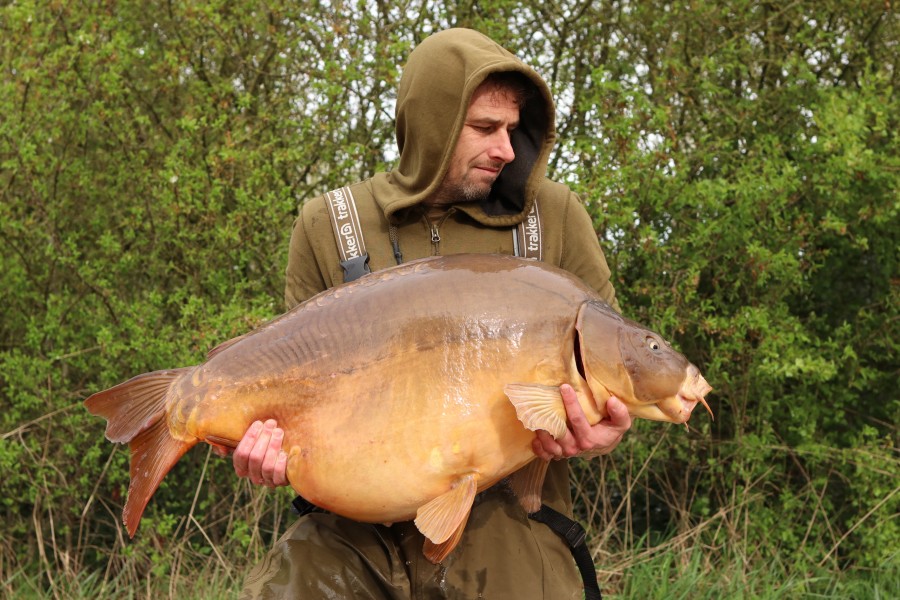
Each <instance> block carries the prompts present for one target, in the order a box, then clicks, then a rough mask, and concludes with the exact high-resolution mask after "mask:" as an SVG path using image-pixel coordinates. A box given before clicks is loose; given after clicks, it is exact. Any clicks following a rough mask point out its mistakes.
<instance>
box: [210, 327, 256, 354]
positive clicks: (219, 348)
mask: <svg viewBox="0 0 900 600" xmlns="http://www.w3.org/2000/svg"><path fill="white" fill-rule="evenodd" d="M248 335H249V334H248V333H245V334H243V335H239V336H237V337H236V338H231V339H230V340H225V341H224V342H222V343H221V344H219V345H218V346H216V347H215V348H213V349H212V350H210V351H209V352H207V353H206V360H209V359H211V358H212V357H213V356H215V355H216V354H219V353H220V352H222V351H223V350H225V349H226V348H230V347H231V346H233V345H234V344H236V343H237V342H239V341H241V340H242V339H244V338H245V337H247V336H248Z"/></svg>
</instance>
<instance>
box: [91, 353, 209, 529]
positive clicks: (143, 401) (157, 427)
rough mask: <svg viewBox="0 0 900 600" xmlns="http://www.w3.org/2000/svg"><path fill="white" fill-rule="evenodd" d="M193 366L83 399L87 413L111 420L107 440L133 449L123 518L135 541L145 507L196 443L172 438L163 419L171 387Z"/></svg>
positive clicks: (147, 375)
mask: <svg viewBox="0 0 900 600" xmlns="http://www.w3.org/2000/svg"><path fill="white" fill-rule="evenodd" d="M193 369H194V367H185V368H183V369H172V370H166V371H154V372H153V373H145V374H143V375H138V376H137V377H134V378H132V379H129V380H128V381H126V382H125V383H120V384H119V385H117V386H115V387H112V388H110V389H108V390H105V391H102V392H98V393H96V394H94V395H93V396H91V397H90V398H88V399H87V400H85V401H84V404H85V406H86V407H87V409H88V411H89V412H90V413H91V414H93V415H97V416H100V417H104V418H105V419H106V420H107V425H106V437H107V439H109V440H110V441H111V442H117V443H120V444H124V443H128V444H129V447H130V448H131V483H130V485H129V486H128V500H127V501H126V502H125V510H124V511H123V513H122V518H123V521H124V523H125V527H126V528H127V529H128V535H130V536H131V537H134V533H135V531H137V528H138V524H139V523H140V521H141V515H143V514H144V509H145V508H146V507H147V503H148V502H149V501H150V498H151V497H152V496H153V494H154V492H156V489H157V488H158V487H159V484H160V482H161V481H162V480H163V477H165V476H166V473H168V472H169V470H170V469H171V468H172V466H173V465H175V463H177V462H178V459H180V458H181V457H182V456H184V454H185V453H186V452H187V451H188V450H190V449H191V447H193V446H194V445H195V444H196V443H197V441H198V440H196V439H193V440H188V441H182V440H179V439H176V438H174V437H172V434H171V433H169V427H168V424H167V422H166V419H165V415H166V397H167V395H168V392H169V388H170V387H171V385H172V383H173V382H174V381H175V380H177V379H179V378H180V377H182V376H183V375H184V374H185V373H186V372H188V371H192V370H193Z"/></svg>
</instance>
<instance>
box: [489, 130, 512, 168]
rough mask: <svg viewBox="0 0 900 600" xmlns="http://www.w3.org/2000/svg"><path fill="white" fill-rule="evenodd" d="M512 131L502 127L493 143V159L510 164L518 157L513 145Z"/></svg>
mask: <svg viewBox="0 0 900 600" xmlns="http://www.w3.org/2000/svg"><path fill="white" fill-rule="evenodd" d="M510 134H511V132H509V131H506V130H505V129H500V130H498V131H497V133H496V134H495V136H494V143H493V144H492V145H491V160H496V161H499V162H502V163H503V164H509V163H511V162H512V161H513V159H514V158H515V157H516V153H515V151H514V150H513V147H512V139H511V138H510Z"/></svg>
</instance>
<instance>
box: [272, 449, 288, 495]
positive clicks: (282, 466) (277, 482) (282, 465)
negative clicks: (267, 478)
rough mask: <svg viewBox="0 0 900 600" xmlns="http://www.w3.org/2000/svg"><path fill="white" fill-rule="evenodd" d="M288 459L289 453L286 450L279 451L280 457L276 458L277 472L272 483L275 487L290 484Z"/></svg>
mask: <svg viewBox="0 0 900 600" xmlns="http://www.w3.org/2000/svg"><path fill="white" fill-rule="evenodd" d="M287 459H288V455H287V453H286V452H283V451H282V452H279V453H278V458H277V459H276V460H275V474H274V476H273V478H272V483H273V485H274V486H275V487H277V486H281V485H287V484H288V480H287Z"/></svg>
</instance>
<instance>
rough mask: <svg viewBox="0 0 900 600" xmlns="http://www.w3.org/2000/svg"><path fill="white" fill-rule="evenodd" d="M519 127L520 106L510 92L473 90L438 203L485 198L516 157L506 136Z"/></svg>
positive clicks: (490, 88)
mask: <svg viewBox="0 0 900 600" xmlns="http://www.w3.org/2000/svg"><path fill="white" fill-rule="evenodd" d="M518 125H519V105H518V103H517V102H516V98H515V95H514V94H513V93H512V92H510V91H509V90H507V89H505V88H502V87H497V86H496V85H491V84H487V85H482V86H480V87H479V88H478V89H476V90H475V93H474V94H473V95H472V101H471V102H470V103H469V110H468V112H467V113H466V121H465V123H464V124H463V128H462V131H461V132H460V134H459V140H458V141H457V142H456V150H454V152H453V156H452V158H451V159H450V167H449V168H448V170H447V175H446V176H445V177H444V181H443V183H442V185H441V188H440V190H439V192H438V194H437V196H438V197H439V198H438V202H453V201H459V200H461V199H464V200H469V201H473V200H483V199H484V198H487V196H488V193H489V192H490V191H491V186H492V185H493V184H494V181H495V180H496V179H497V177H498V176H499V175H500V171H501V170H503V167H504V166H506V165H507V164H509V163H511V162H512V160H513V159H514V158H515V157H516V155H515V153H514V152H513V149H512V145H511V144H510V139H509V136H510V133H511V132H512V131H513V129H515V128H516V127H517V126H518Z"/></svg>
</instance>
